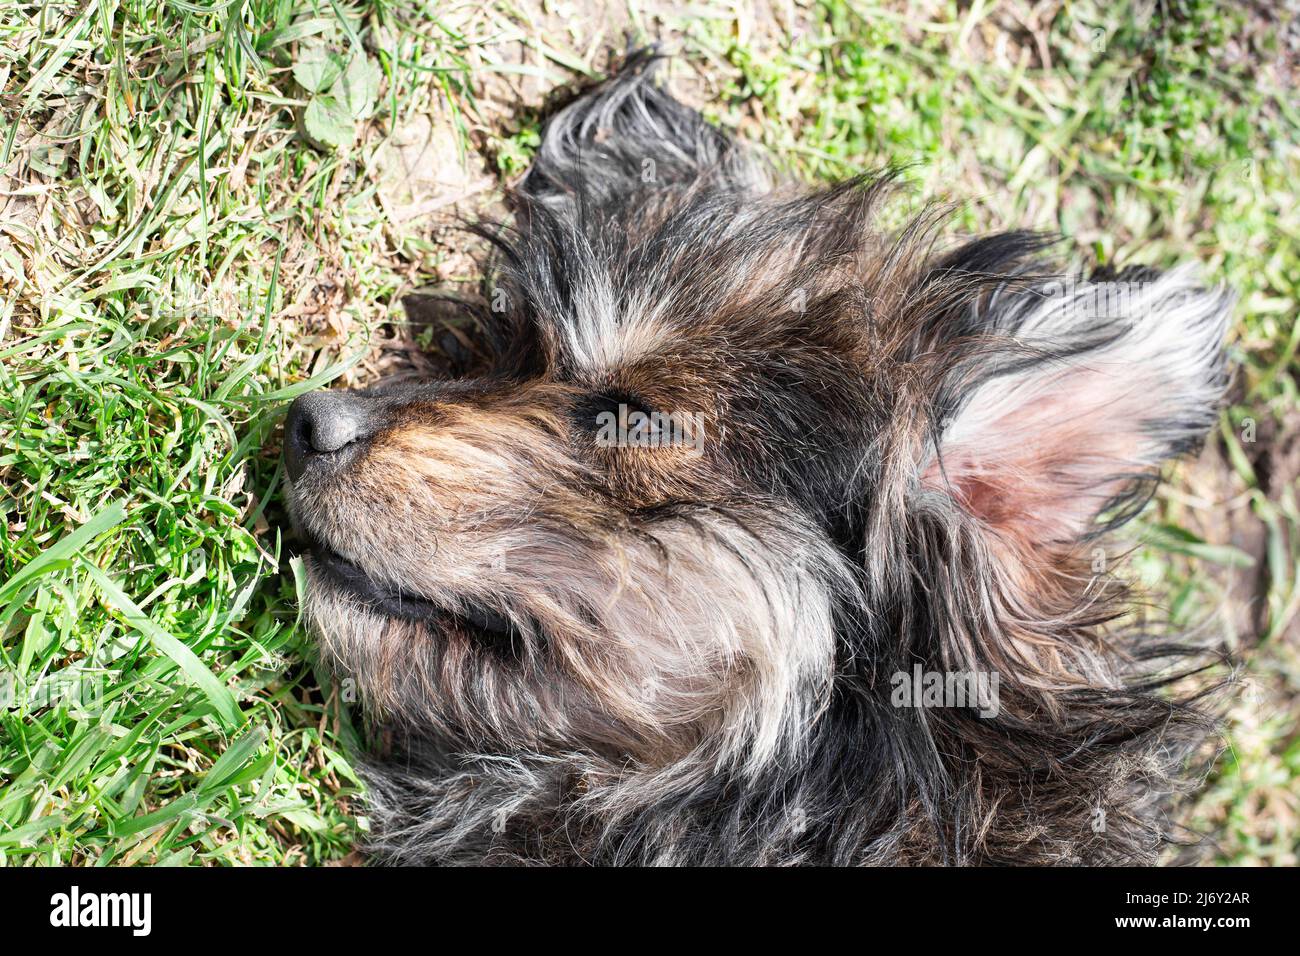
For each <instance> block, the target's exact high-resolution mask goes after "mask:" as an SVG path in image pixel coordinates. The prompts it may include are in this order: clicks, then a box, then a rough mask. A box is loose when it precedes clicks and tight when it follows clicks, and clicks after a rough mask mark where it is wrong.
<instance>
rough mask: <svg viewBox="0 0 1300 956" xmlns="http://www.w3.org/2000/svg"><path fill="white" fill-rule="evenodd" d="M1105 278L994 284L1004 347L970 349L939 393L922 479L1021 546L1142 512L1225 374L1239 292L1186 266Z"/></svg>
mask: <svg viewBox="0 0 1300 956" xmlns="http://www.w3.org/2000/svg"><path fill="white" fill-rule="evenodd" d="M1096 278H1097V277H1094V281H1079V282H1072V281H1059V282H1052V283H1048V284H1046V285H1042V286H1040V287H1038V288H1036V289H1032V290H1025V289H1023V288H1022V289H1020V290H1016V291H1010V290H1002V291H1000V292H999V293H996V294H994V295H993V296H992V297H991V298H990V299H989V300H988V301H987V303H986V305H985V307H984V310H985V314H984V315H983V316H981V319H982V322H983V323H984V324H985V325H986V327H987V328H989V329H990V331H991V332H992V335H991V336H990V337H989V339H988V341H990V342H992V347H991V348H979V349H977V350H975V351H974V352H970V353H967V355H966V358H965V359H964V360H963V361H962V362H961V363H960V367H959V368H957V369H956V370H954V371H952V372H951V373H950V375H949V378H948V381H947V382H946V384H945V388H944V391H943V394H941V396H940V400H939V406H940V414H941V415H943V419H942V420H941V421H940V423H939V432H940V435H939V438H938V441H937V447H936V448H935V449H934V454H933V456H932V458H931V460H930V461H929V462H928V463H927V464H926V465H925V466H924V468H923V470H922V479H921V480H922V484H923V486H925V487H928V488H930V489H935V490H941V491H944V492H946V493H948V494H949V495H951V497H952V498H953V499H955V501H956V502H957V503H958V505H959V506H960V507H961V508H962V509H964V510H965V511H966V512H967V513H968V514H969V515H971V516H972V517H974V518H975V519H976V520H977V521H978V522H979V523H980V524H981V525H983V526H984V527H985V528H986V529H987V530H988V531H990V532H991V533H993V534H994V535H995V536H996V537H997V539H998V541H999V542H1000V543H1001V544H1003V545H1005V546H1009V547H1011V548H1012V549H1014V550H1015V551H1018V552H1020V553H1022V554H1028V553H1029V552H1030V550H1031V549H1041V548H1044V547H1051V546H1053V545H1066V546H1069V545H1072V544H1074V543H1077V542H1078V541H1080V540H1082V539H1084V538H1086V537H1088V536H1089V535H1090V534H1093V533H1096V532H1098V531H1100V530H1103V529H1104V528H1103V526H1102V525H1100V524H1099V523H1098V521H1097V518H1098V516H1099V515H1100V514H1102V513H1103V512H1104V513H1106V514H1108V515H1110V519H1111V520H1110V521H1109V522H1107V525H1106V526H1105V527H1113V526H1115V525H1117V524H1119V523H1122V522H1123V521H1124V520H1127V518H1129V517H1131V516H1132V515H1133V514H1134V513H1136V511H1137V510H1139V509H1140V508H1141V507H1142V505H1143V504H1144V503H1145V501H1146V498H1147V497H1148V496H1149V493H1150V491H1151V490H1152V488H1153V487H1154V478H1155V477H1156V474H1157V472H1156V469H1157V466H1158V465H1159V464H1160V462H1162V461H1164V460H1165V459H1167V458H1170V457H1172V456H1174V455H1177V454H1181V453H1183V452H1186V451H1189V450H1192V449H1194V448H1195V447H1196V446H1197V445H1198V444H1199V442H1200V441H1201V439H1202V438H1203V437H1204V435H1205V433H1206V432H1207V431H1208V430H1209V428H1210V427H1211V426H1212V425H1213V424H1214V422H1215V420H1216V417H1217V410H1218V406H1219V402H1220V399H1221V398H1222V395H1223V392H1224V389H1225V388H1226V385H1227V375H1226V372H1225V365H1224V355H1223V337H1224V334H1225V331H1226V328H1227V321H1228V316H1229V308H1230V304H1231V300H1230V297H1229V296H1228V295H1227V294H1225V293H1223V292H1219V291H1208V290H1206V289H1204V288H1202V287H1200V286H1198V285H1197V284H1196V282H1195V281H1194V280H1193V278H1192V276H1191V275H1190V274H1189V272H1188V271H1186V270H1178V271H1174V272H1171V273H1168V274H1164V275H1161V274H1159V273H1156V272H1153V271H1150V270H1139V271H1130V272H1126V273H1123V274H1120V275H1116V276H1114V277H1112V278H1110V279H1108V280H1107V281H1096ZM981 338H983V337H981ZM944 406H946V410H945V408H944Z"/></svg>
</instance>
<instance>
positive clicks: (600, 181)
mask: <svg viewBox="0 0 1300 956" xmlns="http://www.w3.org/2000/svg"><path fill="white" fill-rule="evenodd" d="M661 61H662V60H661V57H660V56H659V55H658V54H657V53H655V52H654V51H653V50H646V49H643V50H640V51H637V52H635V53H632V54H631V55H629V56H628V58H627V60H626V61H625V62H624V63H623V64H622V66H621V67H620V68H619V70H618V71H617V72H616V73H615V75H614V76H613V77H612V78H611V79H609V80H607V81H606V82H605V83H604V84H603V85H602V86H600V87H599V88H597V89H595V90H593V91H590V92H587V93H584V94H582V95H581V96H580V97H579V98H578V99H577V100H575V101H574V102H573V103H571V104H569V105H568V106H567V107H565V108H564V109H562V110H561V111H560V112H559V113H557V114H556V115H555V116H554V117H552V118H551V119H550V120H549V121H548V122H547V123H546V125H545V127H544V128H543V131H542V143H541V147H540V148H539V150H538V152H537V156H536V158H535V159H534V161H533V165H532V167H531V168H530V169H529V171H528V173H527V175H526V176H525V177H524V178H523V180H522V181H521V182H520V183H519V186H518V187H517V190H516V191H517V193H518V194H520V195H521V196H523V197H525V198H527V199H530V200H533V201H540V202H541V203H542V204H544V205H545V206H547V207H548V208H549V209H550V210H551V211H552V212H553V213H557V214H564V213H580V212H581V208H582V206H592V207H598V208H599V207H606V206H611V205H620V204H623V203H627V202H629V201H635V200H636V197H638V196H644V195H646V194H647V193H652V192H654V191H656V190H658V189H661V188H663V187H665V186H671V185H676V186H684V185H690V184H691V183H693V182H695V181H696V180H698V179H701V178H703V177H705V176H711V177H716V180H715V183H716V184H717V185H721V186H725V187H727V188H729V189H737V188H741V189H762V188H766V187H767V185H768V179H767V175H766V170H765V168H764V167H763V166H762V164H761V163H760V162H759V161H758V160H757V159H756V158H755V157H753V156H752V155H751V154H750V153H749V151H747V150H744V149H742V148H739V147H738V146H737V145H736V144H735V142H734V141H733V140H732V139H731V137H730V136H728V135H727V134H726V133H724V132H722V131H721V130H719V129H717V128H716V127H713V126H710V125H709V124H708V123H707V122H705V120H704V118H703V117H702V116H700V114H699V113H697V112H696V111H695V110H693V109H690V108H688V107H686V106H683V105H682V104H681V103H679V102H677V100H675V99H673V97H672V96H670V95H669V94H668V93H666V92H665V91H664V90H663V89H662V88H661V87H660V86H659V85H658V84H657V83H656V82H655V74H656V72H657V69H658V65H659V63H660V62H661Z"/></svg>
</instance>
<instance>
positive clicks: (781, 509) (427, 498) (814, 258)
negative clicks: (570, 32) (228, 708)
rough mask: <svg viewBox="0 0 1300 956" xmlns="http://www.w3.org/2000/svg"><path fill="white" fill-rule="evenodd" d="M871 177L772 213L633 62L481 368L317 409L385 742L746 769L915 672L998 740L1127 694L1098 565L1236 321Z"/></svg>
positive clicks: (544, 206) (537, 222)
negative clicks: (954, 225)
mask: <svg viewBox="0 0 1300 956" xmlns="http://www.w3.org/2000/svg"><path fill="white" fill-rule="evenodd" d="M889 191H890V189H889V179H888V177H877V178H863V179H858V180H854V181H851V182H848V183H845V184H843V185H841V186H838V187H835V188H831V189H829V190H825V191H815V192H814V191H808V190H806V189H801V188H797V187H794V186H791V185H789V184H785V183H782V182H780V181H778V180H777V178H776V177H774V176H773V175H772V174H771V173H770V172H769V171H768V169H767V168H766V167H765V166H764V165H763V164H762V163H760V162H759V161H757V160H755V159H754V158H753V157H752V156H750V155H749V154H748V153H746V152H745V151H744V150H742V149H741V148H739V147H738V146H736V145H735V144H733V143H732V142H731V141H730V140H729V139H728V138H727V137H725V136H724V135H723V134H721V133H720V132H718V131H717V130H715V129H713V128H711V127H710V126H708V125H707V124H705V123H704V122H703V121H702V120H701V119H700V118H699V116H698V115H696V114H695V113H694V112H692V111H690V110H688V109H686V108H684V107H682V106H681V105H679V104H678V103H676V102H675V101H674V100H672V99H671V98H670V97H668V96H667V95H666V94H665V93H664V92H662V91H661V90H660V89H659V88H658V87H656V86H655V85H654V84H653V83H652V82H651V81H650V80H649V78H648V70H647V69H646V64H645V62H644V61H642V62H638V63H634V64H633V66H632V67H631V68H629V69H628V70H627V71H625V72H624V73H623V74H621V75H620V76H619V77H618V78H616V79H615V80H614V81H612V82H611V83H609V84H607V85H606V86H605V87H604V88H602V89H601V90H600V91H599V92H597V93H595V94H591V95H588V96H586V97H584V98H582V99H580V100H579V101H578V102H576V103H575V104H574V105H572V106H571V107H569V108H568V109H567V110H565V111H563V112H561V113H560V114H558V115H557V116H556V117H555V119H553V120H552V122H551V123H550V124H549V126H548V128H547V130H546V133H545V138H544V141H543V143H542V146H541V150H540V153H539V155H538V157H537V160H536V163H535V165H534V167H533V169H532V170H531V171H530V173H529V175H528V176H527V177H526V178H525V180H524V181H523V182H522V183H521V185H520V187H519V188H518V190H517V191H516V195H515V221H516V225H515V226H514V228H513V229H512V230H510V231H504V230H502V231H498V232H493V233H491V234H490V238H491V239H492V240H493V241H494V242H495V243H496V244H497V245H498V246H499V248H500V253H501V254H500V256H499V257H498V265H497V269H496V272H495V273H494V274H493V275H492V276H491V278H490V279H489V282H488V288H487V294H486V296H485V297H486V299H487V300H488V302H489V308H488V309H487V310H485V311H484V314H483V316H482V320H483V325H484V328H485V330H486V332H487V334H488V335H489V338H490V341H491V343H492V344H493V357H492V361H491V363H490V368H489V369H488V370H487V371H486V372H484V373H483V374H481V375H476V376H474V377H472V378H467V379H458V380H448V381H410V380H406V381H401V382H392V383H381V384H380V385H379V386H378V387H375V388H372V389H369V390H367V391H353V392H338V391H326V392H317V393H313V394H310V395H308V396H305V397H303V398H301V399H299V400H298V401H297V402H296V403H295V404H294V406H293V408H292V410H291V412H290V415H289V418H288V421H287V425H286V429H287V432H286V438H285V441H286V455H287V460H288V471H289V475H290V492H289V502H290V506H291V509H292V512H293V515H294V518H295V520H296V522H297V524H298V525H299V527H300V528H301V530H302V531H303V532H304V534H305V536H306V538H307V539H308V540H309V542H310V543H311V553H310V558H309V561H308V570H309V573H310V582H309V587H308V591H307V596H308V601H309V605H308V611H309V613H310V617H311V619H312V621H313V622H314V625H315V627H316V629H317V631H318V633H319V634H320V635H321V637H322V639H323V641H324V644H325V646H326V648H327V649H328V650H329V651H330V652H331V653H332V655H333V656H334V657H335V658H336V660H337V661H338V662H339V663H340V664H341V666H342V667H343V668H344V669H345V670H346V672H348V673H349V674H350V675H352V676H353V677H354V678H355V679H356V680H357V681H358V684H359V687H360V690H361V692H362V695H363V697H364V699H365V700H366V701H367V702H368V704H369V705H370V706H371V707H372V708H373V709H374V710H375V711H376V712H377V713H378V714H380V715H381V716H382V717H383V718H384V719H386V720H389V721H394V722H398V723H402V724H404V725H406V726H407V727H409V728H412V729H414V730H417V731H418V732H419V733H421V734H426V735H429V736H431V737H434V738H436V739H439V740H442V741H445V742H448V743H449V744H450V745H452V746H454V747H457V748H461V749H464V750H471V751H479V752H509V753H513V752H518V751H533V752H540V753H567V752H584V753H590V754H597V755H602V756H605V757H608V758H610V759H612V760H615V761H620V762H623V763H624V764H627V765H633V766H642V767H652V768H653V767H665V766H669V765H673V764H680V763H681V762H682V761H683V760H684V759H686V757H687V756H688V755H695V756H696V757H700V758H701V759H699V760H697V761H696V762H695V763H696V765H697V766H701V767H704V766H711V767H719V766H724V765H728V766H735V767H739V768H748V769H749V770H755V769H756V768H761V767H763V766H766V765H769V764H771V763H772V762H773V761H776V760H779V759H781V758H782V757H783V756H790V755H792V754H797V753H798V752H799V748H800V747H801V746H802V745H803V742H805V741H806V740H808V739H809V736H810V728H812V727H813V726H814V725H816V724H817V722H818V721H819V719H820V717H821V715H822V714H824V713H825V712H826V711H827V710H828V709H829V708H831V707H832V706H833V705H834V703H835V701H836V699H837V696H841V697H846V696H852V695H870V694H872V693H876V692H877V690H876V689H877V688H880V687H886V688H887V686H888V679H889V675H890V673H892V672H894V671H896V670H898V669H900V668H902V669H904V670H906V669H909V668H910V667H911V665H912V663H913V662H922V663H925V664H926V665H927V666H931V665H932V666H936V667H942V668H943V669H947V670H956V669H971V670H981V671H991V672H995V673H998V674H1000V675H1001V677H1002V681H1003V687H1004V688H1007V690H1005V691H1004V698H1005V700H1006V703H1005V704H1004V709H1005V710H1006V711H1007V712H1008V714H1009V715H1010V716H1011V717H1012V718H1014V717H1015V716H1016V715H1020V716H1022V717H1023V716H1025V715H1029V714H1038V715H1043V714H1051V713H1052V712H1053V709H1054V707H1056V706H1057V705H1056V703H1055V700H1056V698H1055V697H1054V695H1055V694H1057V693H1058V692H1060V691H1061V690H1062V689H1063V688H1064V689H1068V688H1071V687H1079V686H1084V685H1087V686H1103V687H1108V686H1116V685H1117V682H1118V681H1119V680H1120V679H1121V675H1120V674H1119V673H1118V672H1117V670H1116V668H1115V666H1114V665H1113V663H1111V662H1110V660H1109V658H1108V657H1107V655H1106V654H1105V653H1104V649H1103V648H1104V643H1105V639H1104V638H1103V637H1101V636H1099V634H1098V625H1099V624H1101V623H1102V622H1104V621H1105V620H1106V619H1107V618H1108V617H1109V616H1110V615H1111V614H1112V613H1113V612H1112V609H1111V607H1110V605H1109V604H1107V603H1106V602H1105V600H1104V597H1105V594H1106V591H1107V587H1106V586H1105V585H1104V584H1099V583H1098V581H1099V576H1098V574H1097V573H1096V572H1097V569H1096V568H1095V567H1093V566H1092V564H1091V562H1092V561H1093V545H1092V542H1093V541H1094V539H1095V537H1096V535H1097V534H1098V533H1099V532H1100V531H1101V530H1104V528H1105V527H1107V526H1109V525H1114V524H1116V523H1118V522H1120V521H1122V520H1123V519H1124V518H1126V517H1128V516H1129V515H1131V514H1132V513H1133V511H1134V509H1135V507H1137V506H1139V505H1140V504H1141V502H1142V501H1143V500H1144V496H1145V495H1146V494H1147V493H1148V492H1149V490H1150V487H1151V481H1152V479H1153V477H1154V475H1155V470H1156V468H1157V467H1158V465H1159V464H1160V462H1162V461H1163V460H1165V459H1166V458H1168V457H1170V456H1172V455H1175V454H1177V453H1179V452H1182V451H1184V450H1186V449H1188V448H1190V447H1192V446H1193V445H1194V444H1195V443H1196V441H1198V440H1199V438H1200V437H1201V436H1202V435H1203V433H1204V432H1205V431H1206V429H1207V428H1208V427H1209V426H1210V424H1211V423H1212V422H1213V420H1214V415H1215V409H1216V403H1217V402H1218V399H1219V396H1220V393H1221V392H1222V389H1223V387H1224V373H1223V365H1222V357H1221V349H1220V343H1221V340H1222V336H1223V333H1224V326H1225V317H1226V313H1227V310H1226V307H1225V301H1224V299H1223V297H1222V296H1220V295H1218V294H1215V293H1211V292H1207V291H1205V290H1203V289H1201V288H1200V287H1198V286H1197V285H1196V284H1195V282H1193V281H1192V280H1191V278H1190V277H1189V276H1188V275H1187V274H1186V273H1182V272H1175V273H1171V274H1163V275H1162V274H1157V273H1155V272H1150V271H1135V272H1127V273H1121V274H1115V275H1109V276H1104V277H1094V278H1093V279H1092V280H1090V281H1073V280H1067V279H1062V278H1059V277H1053V276H1051V275H1049V274H1047V273H1045V272H1044V271H1043V270H1042V267H1041V266H1038V265H1036V263H1037V261H1038V257H1039V256H1040V255H1041V253H1042V249H1043V242H1042V240H1040V239H1038V238H1037V237H1035V236H1032V235H1028V234H1002V235H997V236H992V237H987V238H983V239H977V240H974V241H970V242H967V243H965V244H961V245H959V246H956V247H955V248H951V249H949V250H947V251H940V250H939V249H938V246H937V240H936V238H935V230H936V228H937V227H938V225H939V224H940V221H941V217H940V216H939V215H938V214H937V213H934V212H930V211H927V212H925V213H922V214H921V215H920V216H919V217H918V218H917V219H916V220H914V221H913V222H912V224H911V225H910V226H908V227H906V228H905V229H903V230H902V231H901V232H894V233H889V234H886V233H884V232H882V231H881V230H880V229H879V228H878V227H876V226H875V224H874V223H875V218H876V216H877V213H878V208H879V206H880V203H881V202H882V201H883V199H884V198H885V197H886V195H887V194H888V193H889Z"/></svg>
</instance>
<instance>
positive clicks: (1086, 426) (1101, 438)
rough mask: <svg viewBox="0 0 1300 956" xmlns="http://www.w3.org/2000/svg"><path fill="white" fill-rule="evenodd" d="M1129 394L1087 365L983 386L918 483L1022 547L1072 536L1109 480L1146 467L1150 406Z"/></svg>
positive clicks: (1110, 487)
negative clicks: (1145, 434) (1033, 379)
mask: <svg viewBox="0 0 1300 956" xmlns="http://www.w3.org/2000/svg"><path fill="white" fill-rule="evenodd" d="M1134 391H1135V390H1134V389H1131V388H1125V387H1124V385H1123V384H1121V383H1119V382H1117V380H1116V378H1115V377H1114V376H1111V375H1106V374H1103V373H1100V372H1097V371H1095V370H1091V369H1077V370H1074V371H1072V372H1069V373H1065V374H1058V375H1055V376H1053V377H1052V378H1051V379H1048V378H1047V377H1043V378H1042V379H1041V380H1039V381H1037V382H1023V381H1021V382H1007V383H999V382H997V381H995V382H992V383H990V384H988V385H985V386H984V387H983V388H982V389H981V390H980V393H978V394H977V395H976V396H975V398H974V399H972V401H971V403H970V405H968V406H967V407H966V408H965V409H963V410H962V412H961V413H960V414H959V415H958V418H957V421H956V422H955V423H954V425H953V427H952V428H950V429H949V431H948V434H947V436H946V437H945V438H944V440H943V447H942V452H941V459H940V456H936V457H935V459H934V460H933V461H932V462H931V463H930V465H929V467H928V468H926V470H925V471H924V473H923V474H922V476H921V481H922V483H923V484H924V485H925V486H927V487H929V488H934V489H936V490H943V491H948V492H950V493H951V494H953V496H954V497H955V498H956V499H957V501H958V502H959V503H960V504H961V505H962V507H963V508H964V509H965V510H966V511H967V512H968V513H970V514H971V515H972V516H974V517H975V518H977V519H979V520H980V521H981V522H983V523H984V524H985V525H987V526H988V527H989V528H990V529H992V530H994V531H996V532H998V533H999V534H1001V535H1005V536H1008V537H1011V538H1014V539H1016V540H1017V541H1018V543H1019V544H1020V545H1022V546H1026V547H1032V546H1034V545H1041V544H1047V543H1050V542H1058V543H1060V542H1073V541H1077V540H1078V539H1079V538H1080V537H1081V536H1082V535H1083V534H1085V533H1086V532H1087V531H1088V526H1089V525H1090V524H1091V522H1092V520H1093V519H1094V518H1095V517H1096V515H1097V512H1098V511H1099V510H1100V509H1101V508H1102V507H1103V506H1104V505H1105V504H1106V502H1107V501H1109V500H1110V499H1111V498H1112V497H1114V495H1116V494H1117V493H1118V492H1119V491H1120V490H1121V488H1122V486H1123V483H1124V479H1123V478H1121V477H1118V476H1120V475H1123V474H1132V473H1133V472H1134V471H1136V470H1140V469H1141V468H1143V467H1145V466H1146V465H1148V464H1150V462H1144V461H1143V457H1144V456H1143V447H1142V446H1143V445H1144V440H1143V436H1142V433H1141V430H1140V429H1141V426H1142V422H1143V420H1144V419H1145V418H1148V417H1149V415H1150V410H1149V409H1147V410H1145V412H1146V414H1144V410H1143V409H1142V408H1141V407H1140V404H1141V403H1140V402H1139V401H1138V396H1137V395H1135V394H1134ZM1151 400H1158V396H1157V395H1153V396H1151ZM1148 457H1149V456H1148Z"/></svg>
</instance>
